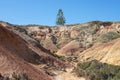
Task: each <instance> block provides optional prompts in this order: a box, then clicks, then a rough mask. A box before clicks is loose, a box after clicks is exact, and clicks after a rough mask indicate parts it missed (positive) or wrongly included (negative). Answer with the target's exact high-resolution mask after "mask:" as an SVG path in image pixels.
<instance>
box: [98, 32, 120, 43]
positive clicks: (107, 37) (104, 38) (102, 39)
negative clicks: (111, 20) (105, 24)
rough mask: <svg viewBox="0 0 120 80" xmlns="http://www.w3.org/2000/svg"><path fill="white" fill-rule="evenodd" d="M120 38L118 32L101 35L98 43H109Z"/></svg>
mask: <svg viewBox="0 0 120 80" xmlns="http://www.w3.org/2000/svg"><path fill="white" fill-rule="evenodd" d="M119 37H120V34H118V33H116V32H113V31H110V32H107V33H105V34H103V35H101V36H100V37H99V39H98V41H100V42H103V43H104V42H108V41H111V40H114V39H117V38H119Z"/></svg>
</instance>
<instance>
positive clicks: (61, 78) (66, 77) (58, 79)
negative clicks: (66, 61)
mask: <svg viewBox="0 0 120 80" xmlns="http://www.w3.org/2000/svg"><path fill="white" fill-rule="evenodd" d="M71 71H72V69H67V72H61V73H59V74H58V75H57V76H55V80H85V79H84V78H80V77H77V76H75V75H74V74H72V73H71Z"/></svg>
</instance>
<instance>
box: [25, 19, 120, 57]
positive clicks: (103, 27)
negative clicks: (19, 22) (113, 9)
mask: <svg viewBox="0 0 120 80" xmlns="http://www.w3.org/2000/svg"><path fill="white" fill-rule="evenodd" d="M25 30H26V31H27V33H28V35H30V36H31V37H32V38H34V39H36V40H37V41H39V43H40V44H41V45H42V46H43V47H44V48H46V49H47V50H50V51H51V52H53V53H56V54H58V55H59V54H60V55H71V51H72V52H73V53H74V54H77V53H80V52H82V51H84V50H86V49H87V48H89V47H91V46H93V45H96V43H98V41H100V40H99V37H100V38H101V36H102V35H104V34H106V33H108V32H115V33H117V34H119V33H120V23H119V22H100V21H93V22H88V23H85V24H74V25H66V26H57V27H56V26H54V27H48V26H28V27H25ZM74 40H75V41H74ZM72 46H74V47H72ZM75 46H77V47H75ZM70 47H71V48H70Z"/></svg>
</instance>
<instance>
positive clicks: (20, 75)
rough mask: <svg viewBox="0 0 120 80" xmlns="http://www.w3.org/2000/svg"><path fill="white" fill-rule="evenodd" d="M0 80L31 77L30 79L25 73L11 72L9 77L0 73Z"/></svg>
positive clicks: (17, 79)
mask: <svg viewBox="0 0 120 80" xmlns="http://www.w3.org/2000/svg"><path fill="white" fill-rule="evenodd" d="M0 80H32V79H30V78H29V77H28V75H27V74H26V73H21V74H16V73H13V74H12V77H11V78H9V76H2V75H1V74H0Z"/></svg>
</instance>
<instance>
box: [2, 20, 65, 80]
mask: <svg viewBox="0 0 120 80" xmlns="http://www.w3.org/2000/svg"><path fill="white" fill-rule="evenodd" d="M40 64H45V65H47V66H52V67H55V68H56V69H62V68H65V66H66V65H65V64H64V63H63V62H62V61H60V60H58V59H57V58H55V57H54V56H52V55H51V54H50V52H49V51H48V50H46V49H44V48H43V47H42V46H41V45H40V44H39V43H37V42H36V41H35V40H34V39H32V38H30V37H29V36H27V35H25V34H24V33H20V32H19V31H18V28H17V27H14V26H13V25H10V24H7V23H3V22H2V23H0V73H1V74H2V75H11V74H12V73H13V72H15V73H18V74H19V73H27V74H28V76H29V77H30V78H32V79H33V80H53V78H52V77H51V76H49V75H48V74H46V73H45V72H44V71H43V70H41V69H39V68H37V66H39V65H40Z"/></svg>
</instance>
